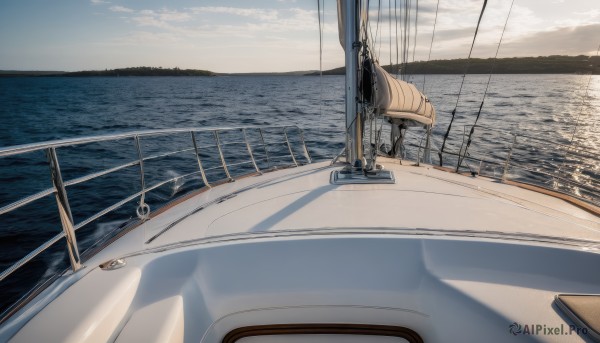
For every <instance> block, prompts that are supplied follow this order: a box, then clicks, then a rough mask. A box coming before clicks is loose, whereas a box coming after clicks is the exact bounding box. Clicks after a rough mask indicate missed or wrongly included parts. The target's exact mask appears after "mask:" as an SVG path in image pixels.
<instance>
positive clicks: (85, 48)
mask: <svg viewBox="0 0 600 343" xmlns="http://www.w3.org/2000/svg"><path fill="white" fill-rule="evenodd" d="M404 1H405V0H381V1H379V0H371V11H370V13H371V25H372V27H371V31H372V32H373V33H374V34H375V32H376V31H377V26H376V17H377V14H378V13H379V15H380V21H379V32H378V33H377V42H376V44H375V46H376V50H377V52H378V54H379V58H380V60H381V61H382V63H385V64H387V63H389V60H390V57H391V59H392V61H393V62H394V63H395V61H396V46H395V44H396V43H395V42H396V35H395V24H392V26H390V22H389V20H388V18H389V14H390V8H389V4H390V3H391V6H392V9H391V14H392V17H393V16H394V3H397V4H400V3H403V2H404ZM511 1H512V0H489V1H488V8H487V9H486V13H485V15H484V17H483V20H482V26H481V28H480V35H479V36H478V39H477V43H476V48H475V50H474V56H475V57H493V55H494V54H495V50H496V46H497V44H498V42H499V40H500V36H501V33H502V28H503V26H504V22H505V20H506V17H507V14H508V11H509V7H510V4H511ZM415 2H416V1H415V0H412V3H413V4H414V3H415ZM378 3H381V6H382V8H381V10H380V11H378ZM482 3H483V0H440V1H439V15H438V21H437V28H436V34H435V41H434V44H433V50H432V53H431V58H432V59H448V58H464V57H466V56H467V54H468V49H469V46H470V43H471V40H472V35H473V31H474V28H475V25H476V23H477V18H478V16H479V12H480V10H481V5H482ZM436 4H437V0H420V1H419V15H418V20H417V23H418V27H417V32H418V35H417V38H416V41H417V44H416V51H415V59H416V60H425V59H427V55H428V53H429V45H430V41H431V33H432V29H433V22H434V17H435V9H436ZM324 11H325V12H324V16H325V25H324V50H323V68H324V69H330V68H334V67H339V66H342V65H343V51H342V49H341V47H340V45H339V43H338V38H337V19H336V4H335V1H334V0H325V9H324ZM317 20H318V17H317V0H253V1H250V0H219V1H217V0H195V1H193V0H170V1H156V0H144V1H142V0H57V1H46V0H2V1H1V2H0V46H1V47H2V48H1V49H0V70H66V71H75V70H92V69H105V68H109V69H111V68H120V67H132V66H155V67H158V66H162V67H169V68H172V67H179V68H194V69H207V70H212V71H216V72H266V71H293V70H315V69H318V68H319V31H318V21H317ZM413 20H414V18H413ZM390 29H391V32H392V36H391V40H392V49H391V50H392V54H391V56H390V49H389V46H390V35H389V32H390ZM399 30H400V27H399ZM411 32H412V33H414V27H413V28H411ZM411 39H413V40H414V36H413V38H411ZM413 42H414V41H413ZM599 44H600V1H598V0H544V1H542V0H514V7H513V9H512V13H511V15H510V18H509V21H508V26H507V29H506V33H505V35H504V38H503V43H502V45H501V48H500V53H499V56H500V57H512V56H545V55H552V54H561V55H579V54H585V55H592V54H594V55H595V54H596V50H597V48H598V45H599ZM411 46H412V42H411ZM410 59H411V60H412V52H411V55H410Z"/></svg>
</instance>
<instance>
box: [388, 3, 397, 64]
mask: <svg viewBox="0 0 600 343" xmlns="http://www.w3.org/2000/svg"><path fill="white" fill-rule="evenodd" d="M394 2H396V0H394ZM388 19H389V22H390V25H389V27H388V28H389V36H390V39H389V41H390V72H391V73H393V71H392V0H388Z"/></svg>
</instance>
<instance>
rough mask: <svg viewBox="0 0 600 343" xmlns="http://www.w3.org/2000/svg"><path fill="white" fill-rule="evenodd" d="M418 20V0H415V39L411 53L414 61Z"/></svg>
mask: <svg viewBox="0 0 600 343" xmlns="http://www.w3.org/2000/svg"><path fill="white" fill-rule="evenodd" d="M418 20H419V0H416V7H415V40H414V42H413V53H412V61H411V62H414V61H415V52H416V51H417V33H418V30H417V29H418Z"/></svg>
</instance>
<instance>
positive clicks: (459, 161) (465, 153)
mask: <svg viewBox="0 0 600 343" xmlns="http://www.w3.org/2000/svg"><path fill="white" fill-rule="evenodd" d="M514 3H515V0H512V2H511V3H510V8H509V9H508V15H507V16H506V21H505V22H504V28H503V29H502V34H501V35H500V42H498V47H497V48H496V55H494V59H493V60H492V67H491V69H490V74H489V75H488V80H487V84H486V86H485V91H484V92H483V98H482V99H481V104H480V105H479V111H478V112H477V116H476V117H475V122H474V123H473V126H471V131H469V139H468V140H467V146H466V147H465V152H464V153H463V154H462V157H461V154H460V151H459V153H458V164H457V165H456V171H458V169H459V168H460V165H461V164H462V161H463V160H464V159H465V157H466V156H467V151H468V150H469V147H470V146H471V142H472V137H473V133H474V132H475V126H477V122H478V121H479V117H480V116H481V110H482V109H483V103H484V101H485V97H486V95H487V92H488V89H489V87H490V81H491V80H492V73H493V72H494V67H495V66H496V62H497V60H498V52H499V51H500V46H501V45H502V39H503V38H504V32H506V26H507V25H508V19H509V18H510V13H511V12H512V9H513V5H514Z"/></svg>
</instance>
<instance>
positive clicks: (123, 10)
mask: <svg viewBox="0 0 600 343" xmlns="http://www.w3.org/2000/svg"><path fill="white" fill-rule="evenodd" d="M108 9H109V10H111V11H113V12H118V13H133V12H135V11H134V10H132V9H131V8H127V7H123V6H110V7H109V8H108Z"/></svg>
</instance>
